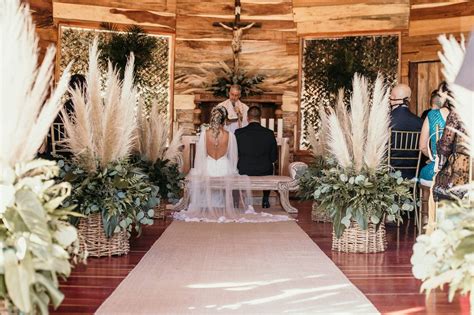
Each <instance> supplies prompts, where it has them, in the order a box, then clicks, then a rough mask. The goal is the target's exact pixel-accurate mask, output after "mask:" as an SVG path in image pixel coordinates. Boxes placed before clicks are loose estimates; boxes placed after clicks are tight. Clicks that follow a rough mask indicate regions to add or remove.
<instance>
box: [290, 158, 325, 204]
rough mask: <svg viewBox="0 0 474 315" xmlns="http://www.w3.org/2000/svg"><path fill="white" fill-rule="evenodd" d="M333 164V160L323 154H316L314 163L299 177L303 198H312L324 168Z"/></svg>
mask: <svg viewBox="0 0 474 315" xmlns="http://www.w3.org/2000/svg"><path fill="white" fill-rule="evenodd" d="M333 165H334V163H333V162H332V160H328V159H325V158H324V157H322V156H315V157H314V161H313V163H311V164H310V165H309V167H308V169H307V170H306V171H305V172H304V173H303V174H300V177H299V178H298V186H299V190H298V196H299V197H300V198H301V199H303V200H312V199H313V198H314V197H313V195H314V191H315V190H316V187H317V185H318V178H319V177H320V176H321V175H323V170H324V169H326V168H327V167H330V166H333Z"/></svg>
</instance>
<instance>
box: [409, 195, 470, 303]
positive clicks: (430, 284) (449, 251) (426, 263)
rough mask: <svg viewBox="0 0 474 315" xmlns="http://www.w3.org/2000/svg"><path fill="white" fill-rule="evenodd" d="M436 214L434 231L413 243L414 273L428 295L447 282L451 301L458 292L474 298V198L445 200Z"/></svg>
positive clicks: (421, 236)
mask: <svg viewBox="0 0 474 315" xmlns="http://www.w3.org/2000/svg"><path fill="white" fill-rule="evenodd" d="M473 193H474V191H473V190H472V188H471V191H470V194H473ZM471 198H472V197H471ZM467 199H468V198H467ZM437 216H438V219H437V221H438V223H437V224H436V229H435V230H434V231H433V233H431V234H430V235H426V234H423V235H420V236H418V238H417V239H416V243H415V245H413V256H412V257H411V263H412V265H413V275H414V276H415V278H417V279H420V280H421V281H423V284H422V286H421V291H425V292H426V294H427V295H429V294H430V292H431V290H433V289H436V288H438V287H443V286H444V284H446V283H447V284H448V285H449V301H450V302H451V301H452V300H453V297H454V295H455V293H456V292H457V291H460V292H461V294H467V293H468V292H470V294H471V301H474V287H473V283H474V273H473V271H474V201H472V199H471V201H470V202H469V201H468V200H466V201H464V202H462V201H456V202H449V201H447V202H444V203H442V204H441V206H440V207H439V208H438V211H437ZM471 303H472V302H471ZM471 307H472V305H471Z"/></svg>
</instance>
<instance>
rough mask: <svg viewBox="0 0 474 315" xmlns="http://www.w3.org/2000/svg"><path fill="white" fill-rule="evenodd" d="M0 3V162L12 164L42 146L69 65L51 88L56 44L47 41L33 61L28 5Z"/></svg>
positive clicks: (35, 52)
mask: <svg viewBox="0 0 474 315" xmlns="http://www.w3.org/2000/svg"><path fill="white" fill-rule="evenodd" d="M0 4H1V6H0V12H2V13H1V20H0V21H1V24H0V34H1V35H0V38H1V39H2V45H1V46H0V50H1V56H2V57H1V58H0V82H2V84H0V125H1V126H2V132H1V133H0V142H1V145H0V162H1V163H5V165H8V166H13V165H14V164H16V163H21V162H27V161H30V160H32V159H33V158H34V157H35V155H36V153H37V151H38V149H39V148H40V147H41V145H42V143H43V141H44V139H45V137H46V134H47V133H48V131H49V128H50V126H51V124H52V123H53V121H54V119H55V117H56V116H57V114H58V112H59V110H60V108H61V106H62V102H61V97H62V96H63V94H64V93H65V92H66V90H67V87H68V83H69V77H70V76H69V69H70V66H71V65H68V67H67V68H66V70H65V71H64V73H63V75H62V76H61V78H60V79H59V81H58V84H57V86H56V88H54V89H52V90H50V88H51V86H52V84H53V68H54V57H55V48H54V47H53V46H50V47H48V49H47V50H46V54H45V56H44V59H43V63H42V64H41V65H40V66H39V67H38V66H37V65H38V52H39V50H38V45H37V42H38V39H37V37H36V32H35V27H34V25H33V23H32V20H31V16H30V15H29V7H28V6H24V5H23V6H19V4H18V1H2V2H1V3H0ZM48 95H49V98H47V97H48Z"/></svg>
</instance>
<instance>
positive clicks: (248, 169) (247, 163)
mask: <svg viewBox="0 0 474 315" xmlns="http://www.w3.org/2000/svg"><path fill="white" fill-rule="evenodd" d="M261 116H262V111H261V109H260V108H259V107H257V106H252V107H250V109H249V110H248V120H249V124H248V126H247V127H244V128H240V129H237V130H236V131H235V137H236V138H237V146H238V151H239V161H238V164H237V168H238V169H239V173H240V174H241V175H249V176H265V175H273V163H275V162H276V160H277V159H278V148H277V142H276V139H275V134H274V133H273V131H271V130H270V129H267V128H265V127H262V125H261V124H260V118H261ZM269 196H270V191H264V192H263V199H262V207H263V208H269V207H270V203H269V200H268V197H269Z"/></svg>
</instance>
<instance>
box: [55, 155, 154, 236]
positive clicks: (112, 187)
mask: <svg viewBox="0 0 474 315" xmlns="http://www.w3.org/2000/svg"><path fill="white" fill-rule="evenodd" d="M61 165H62V172H61V177H62V178H64V180H67V181H69V182H70V183H71V184H72V186H73V193H72V195H71V197H70V198H69V199H68V200H67V201H68V202H72V203H75V204H78V205H79V210H80V212H81V213H82V214H84V215H86V216H87V215H89V214H91V213H100V214H101V215H102V219H103V223H104V232H105V235H106V236H107V237H111V236H112V235H113V234H114V233H116V232H119V231H120V229H122V230H125V231H127V232H128V233H129V235H130V233H131V232H132V224H134V225H135V229H136V231H137V232H138V233H140V232H141V226H142V224H146V225H151V224H153V215H154V212H153V208H154V207H155V206H156V205H157V204H159V202H160V200H159V197H158V196H157V195H158V187H156V186H153V185H152V184H151V183H150V181H149V178H148V176H147V175H145V174H144V173H143V171H142V170H141V169H140V168H138V167H136V166H134V165H132V164H131V163H129V162H128V161H118V162H113V163H110V164H109V165H108V166H107V167H106V168H105V169H103V170H101V171H99V172H97V173H95V174H89V173H87V172H86V171H85V170H84V169H82V168H81V167H79V166H77V165H68V164H65V163H64V162H63V161H61Z"/></svg>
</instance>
